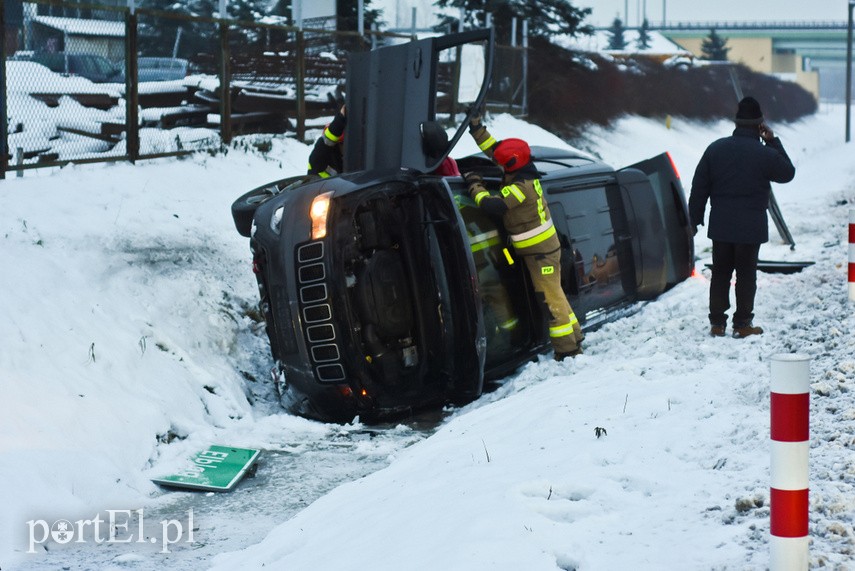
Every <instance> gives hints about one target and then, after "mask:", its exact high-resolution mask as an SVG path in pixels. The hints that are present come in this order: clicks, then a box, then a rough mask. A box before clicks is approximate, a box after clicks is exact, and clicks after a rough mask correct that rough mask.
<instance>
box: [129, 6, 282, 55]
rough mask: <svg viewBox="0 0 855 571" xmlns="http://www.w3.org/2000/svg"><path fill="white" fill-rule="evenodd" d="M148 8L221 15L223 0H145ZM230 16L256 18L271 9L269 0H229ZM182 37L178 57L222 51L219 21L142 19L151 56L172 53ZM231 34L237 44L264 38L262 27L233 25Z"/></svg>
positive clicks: (142, 37)
mask: <svg viewBox="0 0 855 571" xmlns="http://www.w3.org/2000/svg"><path fill="white" fill-rule="evenodd" d="M140 6H142V7H144V8H151V9H154V10H162V11H164V12H171V13H177V14H186V15H190V16H204V17H208V18H210V17H219V16H220V14H219V0H188V1H186V2H184V3H178V2H175V0H144V1H143V2H141V3H140ZM226 6H227V12H228V13H227V14H226V17H228V18H229V19H233V20H241V21H248V22H253V21H256V20H259V19H261V18H262V17H263V16H264V15H265V14H266V13H267V8H266V6H267V2H266V1H265V0H229V1H228V2H227V5H226ZM179 28H181V34H180V41H178V52H177V55H178V57H182V58H188V59H194V58H195V56H196V55H197V54H209V55H212V54H218V53H219V50H220V48H219V36H218V34H217V32H216V25H215V24H210V23H200V22H187V21H181V20H173V19H171V18H149V17H141V18H140V19H139V49H140V52H141V53H142V54H144V55H147V56H171V55H172V52H173V49H174V47H175V44H176V38H178V37H179V32H178V29H179ZM230 37H231V40H232V43H233V45H250V44H251V43H253V42H257V41H258V40H259V38H260V29H254V28H232V30H231V32H230Z"/></svg>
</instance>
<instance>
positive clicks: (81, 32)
mask: <svg viewBox="0 0 855 571" xmlns="http://www.w3.org/2000/svg"><path fill="white" fill-rule="evenodd" d="M33 21H34V22H38V23H39V24H42V25H44V26H48V27H49V28H54V29H57V30H59V31H61V32H65V33H67V34H71V35H75V36H106V37H112V38H123V37H124V36H125V23H124V22H111V21H109V20H84V19H82V18H59V17H57V16H35V17H33Z"/></svg>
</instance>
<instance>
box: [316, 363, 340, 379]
mask: <svg viewBox="0 0 855 571" xmlns="http://www.w3.org/2000/svg"><path fill="white" fill-rule="evenodd" d="M315 374H316V375H317V376H318V380H320V381H324V382H327V383H335V382H341V381H343V380H344V379H345V376H344V367H342V366H341V365H340V364H335V365H321V366H319V367H318V368H316V369H315Z"/></svg>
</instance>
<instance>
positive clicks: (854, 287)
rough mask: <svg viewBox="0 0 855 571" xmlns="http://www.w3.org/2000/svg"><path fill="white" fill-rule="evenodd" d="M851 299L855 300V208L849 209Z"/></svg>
mask: <svg viewBox="0 0 855 571" xmlns="http://www.w3.org/2000/svg"><path fill="white" fill-rule="evenodd" d="M849 301H855V208H852V209H850V210H849Z"/></svg>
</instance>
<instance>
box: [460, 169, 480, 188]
mask: <svg viewBox="0 0 855 571" xmlns="http://www.w3.org/2000/svg"><path fill="white" fill-rule="evenodd" d="M463 180H465V181H466V184H468V185H469V186H472V185H473V184H477V183H482V182H484V178H483V177H482V176H481V175H480V174H478V173H477V172H468V173H465V174H464V175H463Z"/></svg>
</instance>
